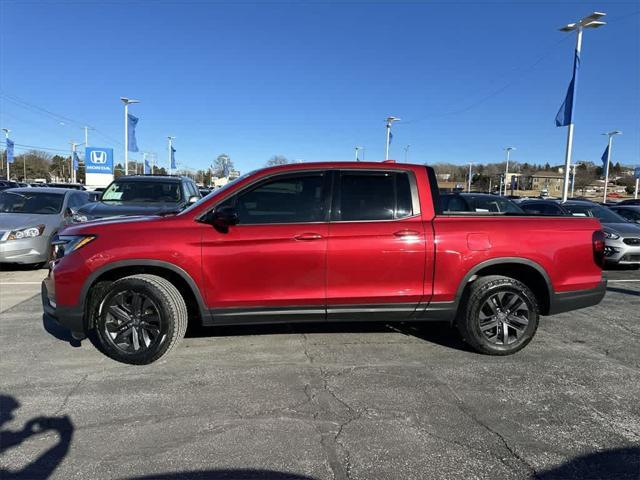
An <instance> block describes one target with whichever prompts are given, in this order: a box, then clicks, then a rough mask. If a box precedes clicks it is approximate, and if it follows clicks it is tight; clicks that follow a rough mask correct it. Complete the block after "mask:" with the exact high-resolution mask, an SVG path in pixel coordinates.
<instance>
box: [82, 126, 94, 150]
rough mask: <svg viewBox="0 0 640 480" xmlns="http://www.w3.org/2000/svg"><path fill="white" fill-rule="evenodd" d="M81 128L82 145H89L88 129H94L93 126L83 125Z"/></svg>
mask: <svg viewBox="0 0 640 480" xmlns="http://www.w3.org/2000/svg"><path fill="white" fill-rule="evenodd" d="M82 129H83V130H84V146H85V147H88V146H89V130H95V128H91V127H89V126H87V125H85V126H84V127H82Z"/></svg>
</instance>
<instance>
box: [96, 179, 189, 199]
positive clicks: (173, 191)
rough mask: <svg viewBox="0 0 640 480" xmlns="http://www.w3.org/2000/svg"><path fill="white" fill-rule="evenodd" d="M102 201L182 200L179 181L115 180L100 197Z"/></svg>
mask: <svg viewBox="0 0 640 480" xmlns="http://www.w3.org/2000/svg"><path fill="white" fill-rule="evenodd" d="M100 200H101V201H102V202H131V203H147V202H149V203H178V202H180V200H182V189H181V188H180V183H179V182H158V181H149V182H141V181H133V182H131V181H130V182H128V181H115V182H113V183H112V184H111V185H109V186H108V187H107V189H106V190H105V191H104V192H103V193H102V197H101V198H100Z"/></svg>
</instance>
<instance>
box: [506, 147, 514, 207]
mask: <svg viewBox="0 0 640 480" xmlns="http://www.w3.org/2000/svg"><path fill="white" fill-rule="evenodd" d="M515 149H516V147H507V148H505V149H504V151H505V152H506V157H507V163H506V165H505V166H504V196H505V197H506V196H507V175H508V174H509V157H510V155H511V151H512V150H515Z"/></svg>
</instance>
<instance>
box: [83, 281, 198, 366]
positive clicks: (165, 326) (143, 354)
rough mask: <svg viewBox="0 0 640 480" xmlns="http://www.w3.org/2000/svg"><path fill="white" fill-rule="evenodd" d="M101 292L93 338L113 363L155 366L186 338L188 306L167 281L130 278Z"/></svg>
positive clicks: (117, 282) (103, 287)
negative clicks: (153, 364)
mask: <svg viewBox="0 0 640 480" xmlns="http://www.w3.org/2000/svg"><path fill="white" fill-rule="evenodd" d="M101 288H102V289H103V292H102V293H103V297H102V298H103V299H102V300H101V302H100V305H99V308H98V311H97V315H96V318H95V331H94V334H95V337H96V339H97V341H98V346H99V347H100V349H101V350H102V351H103V353H105V354H106V355H107V356H109V357H111V358H112V359H114V360H117V361H119V362H122V363H128V364H132V365H146V364H149V363H153V362H155V361H158V360H159V359H161V358H163V357H165V356H166V355H167V354H168V353H169V352H170V351H171V349H172V348H173V347H174V346H175V345H176V344H177V343H178V342H179V340H180V339H181V338H183V337H184V334H185V331H186V329H187V321H188V316H187V306H186V304H185V302H184V298H183V297H182V295H180V292H179V291H178V289H177V288H176V287H175V286H174V285H173V284H172V283H171V282H169V281H168V280H166V279H164V278H162V277H158V276H156V275H147V274H141V275H131V276H129V277H124V278H121V279H119V280H116V281H115V282H113V283H111V284H109V285H108V286H102V287H101Z"/></svg>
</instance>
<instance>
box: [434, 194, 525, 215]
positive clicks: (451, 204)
mask: <svg viewBox="0 0 640 480" xmlns="http://www.w3.org/2000/svg"><path fill="white" fill-rule="evenodd" d="M440 198H441V201H442V205H443V210H444V211H445V212H477V213H523V211H522V209H521V208H520V207H519V206H517V205H516V204H515V203H513V202H512V201H511V200H508V199H506V198H503V197H496V196H493V195H482V196H480V195H457V194H453V195H442V196H441V197H440Z"/></svg>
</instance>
